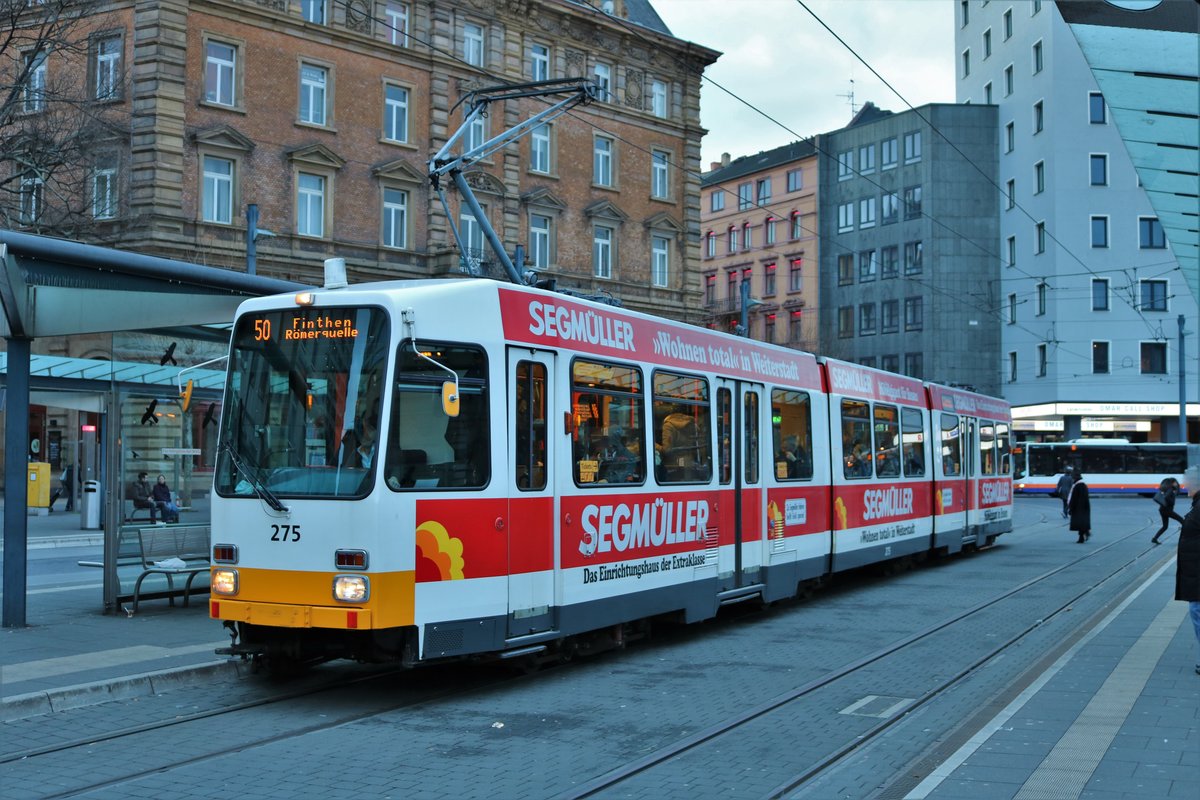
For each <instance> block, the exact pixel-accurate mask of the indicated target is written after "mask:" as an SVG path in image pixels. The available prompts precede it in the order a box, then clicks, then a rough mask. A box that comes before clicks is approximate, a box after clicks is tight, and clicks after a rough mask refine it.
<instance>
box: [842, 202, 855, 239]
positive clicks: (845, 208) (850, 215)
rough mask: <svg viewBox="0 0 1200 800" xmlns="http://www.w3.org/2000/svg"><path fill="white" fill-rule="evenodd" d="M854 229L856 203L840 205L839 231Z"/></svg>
mask: <svg viewBox="0 0 1200 800" xmlns="http://www.w3.org/2000/svg"><path fill="white" fill-rule="evenodd" d="M852 230H854V203H842V204H841V205H840V206H838V233H845V232H846V231H852Z"/></svg>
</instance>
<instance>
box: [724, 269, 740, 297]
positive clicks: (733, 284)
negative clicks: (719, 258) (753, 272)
mask: <svg viewBox="0 0 1200 800" xmlns="http://www.w3.org/2000/svg"><path fill="white" fill-rule="evenodd" d="M725 296H726V297H728V298H729V299H730V300H735V299H736V298H737V296H738V274H737V270H736V269H732V270H730V271H729V272H728V273H726V275H725Z"/></svg>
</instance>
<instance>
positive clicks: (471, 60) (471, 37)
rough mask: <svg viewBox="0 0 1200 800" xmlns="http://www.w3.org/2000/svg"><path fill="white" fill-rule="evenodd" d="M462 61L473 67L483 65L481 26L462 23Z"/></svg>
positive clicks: (472, 23)
mask: <svg viewBox="0 0 1200 800" xmlns="http://www.w3.org/2000/svg"><path fill="white" fill-rule="evenodd" d="M463 61H465V62H467V63H468V64H470V65H471V66H474V67H482V66H483V26H482V25H476V24H475V23H474V22H466V23H463Z"/></svg>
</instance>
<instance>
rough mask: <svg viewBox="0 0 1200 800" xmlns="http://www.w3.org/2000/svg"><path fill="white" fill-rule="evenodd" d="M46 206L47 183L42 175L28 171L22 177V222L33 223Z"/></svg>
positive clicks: (25, 223) (39, 217)
mask: <svg viewBox="0 0 1200 800" xmlns="http://www.w3.org/2000/svg"><path fill="white" fill-rule="evenodd" d="M45 208H46V183H45V181H44V180H42V177H41V176H40V175H35V174H33V173H27V174H26V175H25V177H23V178H22V179H21V223H22V224H24V225H33V224H35V223H36V222H37V221H38V220H39V219H41V216H42V212H43V211H44V210H45Z"/></svg>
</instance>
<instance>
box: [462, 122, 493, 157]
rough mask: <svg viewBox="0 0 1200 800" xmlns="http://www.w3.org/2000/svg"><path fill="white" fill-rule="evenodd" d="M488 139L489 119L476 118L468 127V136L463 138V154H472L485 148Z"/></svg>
mask: <svg viewBox="0 0 1200 800" xmlns="http://www.w3.org/2000/svg"><path fill="white" fill-rule="evenodd" d="M487 138H488V137H487V117H484V116H478V117H475V118H474V119H472V120H471V124H470V125H468V126H467V135H466V136H465V137H463V152H465V153H470V152H472V151H474V150H478V149H479V148H481V147H483V143H484V142H486V141H487Z"/></svg>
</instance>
